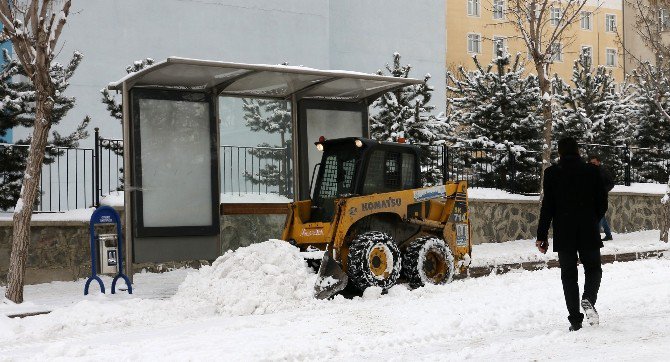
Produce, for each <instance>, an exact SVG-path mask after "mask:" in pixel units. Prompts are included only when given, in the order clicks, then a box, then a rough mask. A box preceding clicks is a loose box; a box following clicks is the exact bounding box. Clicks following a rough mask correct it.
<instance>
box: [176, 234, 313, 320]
mask: <svg viewBox="0 0 670 362" xmlns="http://www.w3.org/2000/svg"><path fill="white" fill-rule="evenodd" d="M315 281H316V274H314V272H313V271H312V269H310V268H309V267H308V266H307V263H305V260H304V259H303V258H302V256H301V255H300V252H299V250H298V248H296V247H294V246H292V245H290V244H289V243H287V242H285V241H280V240H269V241H266V242H263V243H260V244H253V245H251V246H248V247H245V248H240V249H238V250H236V251H229V252H227V253H226V254H224V255H223V256H221V257H219V258H218V259H217V260H216V261H215V262H214V263H213V264H212V265H211V266H205V267H203V268H201V269H200V270H199V271H198V272H196V273H193V274H190V275H188V276H187V277H186V280H184V282H183V283H182V284H181V285H180V286H179V289H178V291H177V294H176V295H175V296H174V298H173V301H174V302H177V303H180V304H181V303H194V304H200V305H203V306H211V307H213V308H215V310H216V312H217V313H219V314H223V315H249V314H265V313H273V312H277V311H280V310H285V309H289V308H294V307H296V306H299V305H302V304H305V303H308V302H311V301H313V293H314V283H315Z"/></svg>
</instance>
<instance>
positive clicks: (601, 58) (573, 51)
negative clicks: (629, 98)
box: [446, 0, 624, 81]
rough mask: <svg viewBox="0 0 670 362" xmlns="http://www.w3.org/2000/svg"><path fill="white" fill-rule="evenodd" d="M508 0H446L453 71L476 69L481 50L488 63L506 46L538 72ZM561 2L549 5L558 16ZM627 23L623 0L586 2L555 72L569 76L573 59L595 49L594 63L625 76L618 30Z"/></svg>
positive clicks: (565, 41)
mask: <svg viewBox="0 0 670 362" xmlns="http://www.w3.org/2000/svg"><path fill="white" fill-rule="evenodd" d="M508 1H510V0H446V4H447V5H446V19H447V21H446V26H447V29H446V46H447V56H446V62H447V64H446V65H447V69H448V70H451V71H453V70H455V69H457V68H458V66H460V65H463V67H464V68H465V69H472V68H474V63H473V61H472V56H473V55H477V58H478V59H479V60H480V62H481V63H483V64H488V63H489V62H490V61H491V60H492V59H493V58H494V56H495V55H496V54H497V51H496V49H498V48H499V47H501V46H502V47H506V48H507V49H508V50H509V52H510V53H511V54H516V53H517V52H520V53H521V54H522V56H521V57H522V59H523V60H525V61H526V64H525V65H526V71H527V72H528V73H534V69H533V68H534V67H533V65H532V63H531V62H530V60H528V59H527V54H528V51H527V49H526V47H525V44H524V42H523V40H521V39H520V38H519V36H518V33H517V31H516V30H515V28H514V27H513V26H512V25H511V24H509V23H508V19H507V18H506V17H507V14H506V12H507V9H506V6H507V2H508ZM557 4H558V5H557V6H556V8H554V9H553V10H550V11H551V12H552V13H550V14H551V15H554V16H556V15H558V12H559V11H560V2H557ZM554 12H555V13H554ZM622 22H623V5H622V0H605V1H600V2H595V1H594V2H591V1H590V2H589V3H587V5H586V6H585V7H584V8H583V9H582V13H581V14H580V16H579V18H578V20H577V22H576V23H574V24H573V25H572V26H571V27H570V28H569V29H567V34H566V37H565V39H563V42H562V43H561V44H560V46H559V47H557V51H556V53H555V54H556V55H555V56H554V61H553V63H552V64H551V66H550V69H549V72H550V74H552V75H553V74H554V73H557V74H558V75H559V76H560V77H562V78H563V79H564V80H566V81H569V80H570V79H571V77H572V68H573V64H574V61H575V60H576V59H577V58H578V57H579V54H580V52H587V53H588V54H591V56H592V58H593V64H594V65H603V66H605V67H607V68H609V69H611V70H612V73H613V74H614V76H615V78H616V79H617V81H622V80H623V77H624V72H623V59H624V58H623V51H622V49H620V46H619V41H618V36H617V29H618V28H619V24H620V23H622Z"/></svg>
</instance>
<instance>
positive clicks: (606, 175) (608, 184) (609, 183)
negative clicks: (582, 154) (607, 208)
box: [589, 153, 614, 241]
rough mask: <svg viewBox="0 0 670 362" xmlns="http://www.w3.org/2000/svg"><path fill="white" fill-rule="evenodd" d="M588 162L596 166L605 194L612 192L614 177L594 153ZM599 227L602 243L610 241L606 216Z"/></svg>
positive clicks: (610, 236) (610, 234)
mask: <svg viewBox="0 0 670 362" xmlns="http://www.w3.org/2000/svg"><path fill="white" fill-rule="evenodd" d="M589 162H590V163H592V164H594V165H596V166H598V170H599V171H600V177H602V178H603V184H604V186H605V190H607V192H610V191H612V189H613V188H614V176H612V173H610V172H609V170H608V169H607V168H606V167H605V166H603V165H602V162H601V161H600V156H598V155H597V154H595V153H592V154H590V155H589ZM600 227H602V229H603V231H604V232H605V238H603V241H609V240H612V230H611V229H610V224H609V223H608V222H607V215H605V216H603V218H602V220H600Z"/></svg>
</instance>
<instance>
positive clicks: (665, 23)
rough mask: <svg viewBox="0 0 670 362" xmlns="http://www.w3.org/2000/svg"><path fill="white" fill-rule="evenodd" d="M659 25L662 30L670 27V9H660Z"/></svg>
mask: <svg viewBox="0 0 670 362" xmlns="http://www.w3.org/2000/svg"><path fill="white" fill-rule="evenodd" d="M658 27H659V29H660V30H661V31H666V30H668V29H670V12H669V11H668V9H664V8H661V9H658Z"/></svg>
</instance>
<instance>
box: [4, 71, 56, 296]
mask: <svg viewBox="0 0 670 362" xmlns="http://www.w3.org/2000/svg"><path fill="white" fill-rule="evenodd" d="M36 88H37V84H36ZM36 93H37V94H36V98H37V100H36V112H35V128H34V129H33V135H32V138H31V140H30V152H29V153H28V161H27V164H26V174H25V177H24V178H23V184H22V187H21V196H20V197H21V198H20V199H19V200H20V201H19V204H17V206H18V208H19V210H16V211H15V212H14V218H13V225H14V226H13V230H12V253H11V256H10V258H9V272H8V275H7V281H8V283H7V290H6V292H5V297H7V299H9V300H11V301H12V302H14V303H22V302H23V285H24V278H25V270H26V269H25V264H26V257H27V256H28V244H29V243H30V220H31V218H32V211H33V206H34V205H35V200H36V198H37V193H38V192H39V187H38V186H39V183H40V176H41V170H42V162H43V161H44V150H45V148H46V145H47V138H48V136H49V128H51V122H49V121H48V120H50V119H51V111H52V110H53V100H51V98H50V97H49V93H48V91H45V90H44V89H42V90H39V88H38V90H37V91H36Z"/></svg>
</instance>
